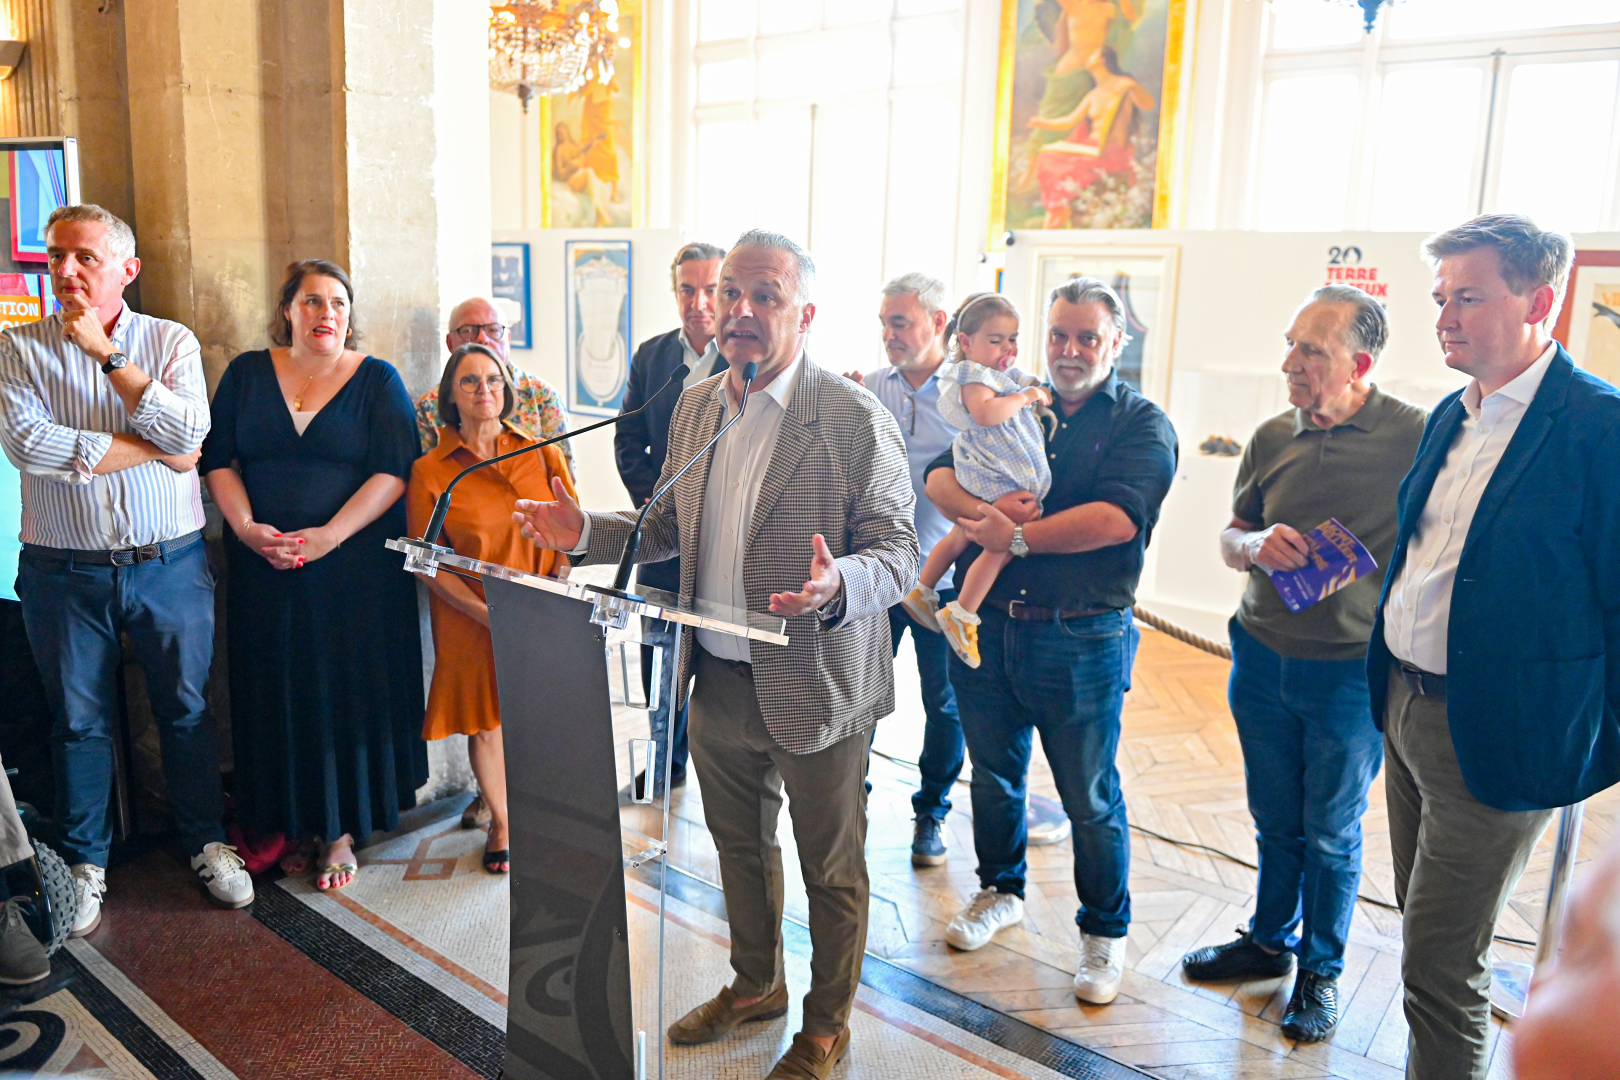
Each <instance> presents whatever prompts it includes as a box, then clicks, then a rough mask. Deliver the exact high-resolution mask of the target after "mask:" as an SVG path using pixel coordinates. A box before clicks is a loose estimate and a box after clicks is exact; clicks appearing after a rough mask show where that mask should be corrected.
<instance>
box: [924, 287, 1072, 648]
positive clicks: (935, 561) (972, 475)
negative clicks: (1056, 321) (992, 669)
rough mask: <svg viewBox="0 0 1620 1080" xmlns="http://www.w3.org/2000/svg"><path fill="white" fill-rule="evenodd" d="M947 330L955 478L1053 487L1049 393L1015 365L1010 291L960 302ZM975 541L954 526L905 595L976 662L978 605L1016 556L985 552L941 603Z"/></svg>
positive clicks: (944, 406)
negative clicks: (1046, 425)
mask: <svg viewBox="0 0 1620 1080" xmlns="http://www.w3.org/2000/svg"><path fill="white" fill-rule="evenodd" d="M945 336H946V339H947V340H949V341H951V342H952V343H953V346H952V352H951V356H950V358H949V359H950V360H951V361H953V362H951V363H947V364H945V365H944V366H943V367H941V368H940V369H939V414H940V416H941V417H943V418H944V420H945V422H946V423H947V424H950V425H951V426H952V427H954V428H958V429H960V434H958V435H957V436H956V439H955V441H953V442H952V443H951V454H952V457H953V459H954V461H955V465H956V480H957V482H958V483H959V484H961V485H962V487H963V488H965V489H966V490H967V491H968V492H970V493H971V494H973V495H975V496H977V497H978V498H980V499H983V500H984V501H985V502H987V503H993V502H995V501H996V500H997V499H999V498H1001V497H1002V496H1003V495H1010V494H1012V493H1013V492H1015V491H1028V492H1031V493H1033V494H1034V496H1035V498H1036V500H1037V501H1038V500H1040V499H1044V498H1045V497H1046V493H1047V492H1048V491H1050V490H1051V488H1052V471H1051V469H1050V468H1048V466H1047V464H1046V438H1045V432H1044V431H1043V429H1042V427H1041V418H1039V417H1037V415H1036V410H1037V409H1039V410H1041V411H1042V412H1043V413H1044V415H1045V416H1053V414H1052V413H1051V410H1050V406H1051V404H1052V396H1051V394H1050V393H1048V392H1047V391H1046V389H1045V388H1044V387H1041V386H1039V385H1035V384H1036V383H1037V382H1038V380H1037V379H1035V377H1034V376H1031V375H1026V374H1025V373H1023V372H1021V371H1019V370H1018V369H1017V368H1015V367H1013V366H1012V362H1013V359H1014V358H1015V357H1016V356H1017V355H1018V309H1017V308H1015V307H1013V305H1012V303H1011V302H1010V301H1009V300H1007V298H1006V297H1004V296H1000V295H998V294H996V293H976V294H974V295H973V296H970V297H968V298H967V300H966V301H964V302H963V304H962V306H961V307H959V308H957V309H956V317H955V318H953V319H952V320H951V325H950V327H949V328H947V330H946V332H945ZM1054 418H1055V417H1054ZM969 543H971V541H969V540H968V538H967V534H966V533H964V532H963V531H962V527H961V526H960V525H958V526H956V527H955V528H953V529H952V530H951V531H950V533H949V534H948V535H947V536H946V537H945V539H943V540H941V541H940V542H939V543H938V544H936V545H934V550H933V551H931V552H929V554H928V561H927V562H925V563H924V564H923V569H922V577H921V579H920V584H918V586H917V587H916V588H915V589H913V590H912V591H911V592H910V593H909V594H908V595H907V596H906V598H905V599H904V600H903V601H901V603H902V604H903V605H904V606H905V609H906V611H907V612H909V613H910V615H911V617H912V618H914V619H916V620H917V621H918V622H919V623H921V624H922V625H923V626H928V627H932V626H935V625H937V626H939V628H940V629H941V630H942V631H944V634H945V638H946V640H948V641H949V642H950V644H951V649H952V650H953V651H954V652H955V653H956V655H957V656H959V657H961V658H962V662H963V663H964V664H966V665H967V666H968V667H974V668H976V667H978V666H979V631H978V626H979V615H978V611H979V605H980V604H982V603H983V602H984V598H985V596H986V595H988V594H989V592H990V587H991V586H992V585H994V584H995V581H996V576H997V575H998V574H1000V573H1001V568H1002V567H1004V566H1006V565H1007V563H1008V562H1010V561H1011V560H1012V558H1013V556H1012V553H1011V552H1005V551H1004V552H1001V553H999V554H998V553H995V552H990V551H985V552H981V553H980V554H979V556H978V558H976V559H974V560H973V564H972V565H971V566H970V567H969V568H968V572H967V573H966V574H965V575H964V577H963V580H962V582H961V584H960V589H959V594H958V597H957V599H955V600H952V601H951V602H950V603H949V604H946V605H945V607H943V608H941V607H940V606H939V593H938V592H936V591H935V586H936V585H938V584H939V579H940V578H942V577H944V576H945V572H946V571H947V570H949V569H950V567H951V564H952V563H954V562H955V561H956V560H957V558H958V557H959V556H960V555H961V554H962V552H963V551H965V550H966V549H967V546H968V544H969Z"/></svg>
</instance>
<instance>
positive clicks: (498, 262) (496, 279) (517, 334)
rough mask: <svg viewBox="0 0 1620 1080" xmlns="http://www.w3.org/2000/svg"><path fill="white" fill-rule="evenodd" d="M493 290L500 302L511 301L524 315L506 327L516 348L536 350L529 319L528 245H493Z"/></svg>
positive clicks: (491, 279) (491, 268)
mask: <svg viewBox="0 0 1620 1080" xmlns="http://www.w3.org/2000/svg"><path fill="white" fill-rule="evenodd" d="M490 250H491V252H492V259H493V261H492V263H491V266H490V270H491V273H490V281H491V288H492V289H493V291H494V293H495V299H497V300H510V301H512V303H513V304H515V305H516V306H517V310H518V311H519V312H520V313H521V314H520V315H519V317H518V320H517V321H516V322H514V323H513V324H512V325H511V326H508V327H507V328H506V333H507V336H508V338H509V340H510V344H511V346H512V348H514V349H532V348H534V332H533V331H532V330H531V329H530V327H531V326H532V325H533V320H531V319H530V317H529V245H528V244H492V245H490Z"/></svg>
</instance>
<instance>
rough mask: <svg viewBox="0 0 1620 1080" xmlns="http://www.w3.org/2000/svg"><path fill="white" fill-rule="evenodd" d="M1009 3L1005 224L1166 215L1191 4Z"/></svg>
mask: <svg viewBox="0 0 1620 1080" xmlns="http://www.w3.org/2000/svg"><path fill="white" fill-rule="evenodd" d="M1004 3H1005V4H1006V5H1007V8H1006V10H1005V12H1004V18H1003V24H1002V35H1003V39H1002V62H1003V69H1002V79H1003V86H1002V88H1001V93H1000V97H1001V99H1002V100H1001V102H1000V107H1001V116H1000V124H999V130H1000V132H1001V134H1000V136H999V140H1003V141H1001V143H1000V145H998V146H997V148H996V149H997V155H998V160H997V162H996V172H997V174H998V175H997V183H998V186H999V188H1000V190H999V192H998V195H999V197H1000V201H1001V202H1002V207H1001V210H1002V213H1001V214H999V215H997V217H998V218H999V219H1000V220H1001V221H1002V222H1003V226H1002V227H1003V228H1006V229H1145V228H1149V227H1151V226H1152V225H1153V224H1154V222H1155V218H1156V217H1162V205H1161V204H1162V202H1163V200H1162V199H1161V197H1160V196H1161V191H1160V187H1161V185H1162V183H1163V181H1164V178H1165V173H1166V170H1165V169H1163V168H1162V166H1161V161H1160V157H1161V150H1163V149H1164V148H1166V147H1168V146H1169V143H1170V135H1171V132H1172V129H1173V121H1174V116H1175V96H1176V91H1177V90H1178V89H1179V80H1180V75H1179V68H1180V39H1181V30H1182V24H1183V16H1184V7H1185V0H1004ZM1015 9H1016V10H1015ZM1167 44H1168V45H1170V46H1171V48H1170V49H1169V50H1168V51H1167V48H1166V46H1167ZM1167 72H1168V73H1169V76H1170V77H1169V78H1166V74H1167ZM1167 90H1168V91H1169V94H1168V98H1169V99H1168V100H1167V94H1166V91H1167Z"/></svg>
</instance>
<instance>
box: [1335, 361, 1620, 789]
mask: <svg viewBox="0 0 1620 1080" xmlns="http://www.w3.org/2000/svg"><path fill="white" fill-rule="evenodd" d="M1461 398H1462V391H1460V390H1459V391H1457V392H1456V393H1454V394H1451V395H1450V396H1448V397H1447V398H1446V399H1445V400H1444V401H1442V402H1441V403H1440V405H1439V406H1438V407H1437V408H1436V409H1435V410H1434V412H1433V413H1432V414H1430V416H1429V423H1428V426H1427V427H1426V428H1425V429H1424V432H1423V441H1422V442H1421V443H1420V444H1419V445H1418V452H1417V460H1416V461H1414V462H1413V464H1412V470H1411V471H1410V472H1409V473H1407V474H1406V479H1405V480H1403V481H1401V489H1400V526H1399V533H1398V535H1397V537H1396V541H1395V554H1394V556H1393V557H1392V558H1391V559H1390V565H1389V573H1388V574H1386V575H1385V577H1384V594H1383V596H1382V597H1381V598H1380V600H1379V603H1378V618H1377V621H1376V622H1375V623H1374V625H1373V634H1372V641H1371V642H1369V643H1368V648H1367V677H1368V684H1369V688H1370V689H1371V691H1372V709H1373V718H1374V720H1375V721H1376V722H1377V723H1378V726H1379V727H1380V728H1382V727H1383V719H1384V704H1385V694H1386V693H1387V691H1388V686H1389V672H1390V664H1391V659H1392V658H1391V656H1390V652H1389V648H1388V646H1387V645H1385V644H1384V603H1385V602H1386V601H1387V600H1388V599H1389V593H1390V590H1391V588H1392V587H1393V586H1394V584H1395V580H1396V578H1397V577H1398V576H1399V575H1400V571H1401V564H1402V562H1403V561H1404V559H1405V557H1406V549H1407V546H1408V544H1409V543H1410V541H1411V539H1412V533H1413V531H1414V530H1415V529H1416V528H1417V524H1418V521H1419V519H1420V518H1421V517H1422V515H1423V507H1424V504H1425V503H1427V502H1428V499H1429V492H1430V491H1431V490H1432V489H1433V487H1434V480H1435V477H1436V476H1437V475H1438V474H1439V472H1440V468H1441V466H1442V465H1443V464H1444V463H1445V459H1446V454H1447V452H1448V451H1449V450H1450V449H1451V444H1452V443H1453V442H1454V441H1455V440H1456V437H1457V432H1458V429H1459V428H1460V427H1461V425H1462V421H1463V418H1464V415H1465V410H1464V409H1463V404H1462V400H1461ZM1446 675H1447V678H1446V698H1447V701H1446V705H1447V708H1446V713H1447V720H1448V722H1449V724H1450V727H1451V742H1452V745H1453V746H1454V747H1455V748H1456V751H1457V761H1458V764H1459V765H1460V766H1461V767H1462V775H1463V780H1464V781H1466V782H1467V784H1468V790H1469V791H1470V792H1472V793H1473V796H1474V797H1475V798H1476V799H1478V800H1479V801H1480V802H1482V803H1485V804H1486V805H1487V806H1494V807H1495V808H1497V809H1498V810H1546V809H1551V808H1553V807H1557V806H1568V805H1570V804H1571V803H1576V802H1579V801H1580V800H1582V799H1584V798H1586V797H1587V796H1589V795H1592V794H1595V793H1596V792H1599V791H1602V790H1603V789H1604V788H1606V787H1609V786H1610V785H1612V784H1614V783H1616V782H1617V781H1620V391H1617V390H1616V389H1615V388H1614V387H1613V386H1611V385H1609V384H1608V383H1606V382H1604V381H1603V380H1601V379H1598V378H1596V377H1594V376H1592V375H1589V374H1587V373H1586V372H1584V371H1578V370H1576V368H1575V365H1574V364H1573V363H1572V362H1571V361H1570V358H1569V354H1568V353H1567V352H1565V351H1564V350H1563V348H1562V347H1561V346H1560V347H1559V349H1558V355H1557V356H1556V357H1554V358H1553V360H1552V363H1551V364H1550V365H1549V366H1548V368H1547V374H1546V376H1545V377H1544V378H1543V379H1542V382H1541V387H1540V389H1539V390H1537V392H1536V396H1535V399H1534V400H1533V401H1532V402H1531V403H1530V407H1529V408H1528V409H1527V410H1526V411H1525V414H1524V418H1523V419H1522V420H1521V421H1520V422H1519V428H1518V430H1517V431H1515V432H1514V434H1513V441H1512V442H1510V443H1509V444H1508V446H1507V449H1506V450H1505V451H1504V452H1503V454H1502V460H1501V462H1500V463H1499V464H1498V465H1497V467H1496V471H1495V472H1494V473H1493V474H1492V476H1491V479H1490V482H1489V483H1488V484H1486V486H1485V492H1484V495H1483V496H1482V497H1481V498H1480V503H1479V510H1478V511H1477V512H1476V513H1475V515H1474V520H1473V523H1472V524H1471V525H1470V526H1469V528H1468V535H1467V537H1465V538H1464V540H1463V549H1462V554H1461V556H1460V559H1459V561H1458V564H1457V578H1456V584H1455V586H1454V588H1453V591H1452V595H1451V612H1450V623H1449V629H1448V631H1447V643H1446Z"/></svg>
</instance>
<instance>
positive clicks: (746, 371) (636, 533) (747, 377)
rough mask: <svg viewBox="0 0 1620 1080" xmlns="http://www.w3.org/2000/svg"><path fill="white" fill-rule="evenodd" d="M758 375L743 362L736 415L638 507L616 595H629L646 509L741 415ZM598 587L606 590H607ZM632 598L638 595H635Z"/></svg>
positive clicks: (616, 576)
mask: <svg viewBox="0 0 1620 1080" xmlns="http://www.w3.org/2000/svg"><path fill="white" fill-rule="evenodd" d="M758 375H759V365H758V364H756V363H754V362H753V361H752V360H750V361H749V362H748V363H746V364H744V365H743V369H742V380H743V389H742V404H740V405H738V406H737V415H736V416H733V417H732V418H731V419H730V420H727V421H726V422H725V423H724V424H723V425H721V427H720V430H719V431H717V432H715V433H714V438H712V439H710V440H709V441H708V442H706V443H704V444H703V449H701V450H699V451H698V452H697V453H695V454H693V455H692V460H691V461H688V462H687V463H686V464H685V465H682V466H681V469H680V471H679V472H677V473H676V474H675V475H674V476H672V477H670V478H669V479H668V480H667V481H665V482H664V484H663V486H662V487H660V488H659V489H658V490H657V491H655V492H653V493H652V498H650V499H648V500H647V505H645V506H643V507H642V508H641V516H640V517H638V518H636V527H635V528H633V529H631V530H630V537H629V539H627V540H625V542H624V553H623V554H622V555H620V556H619V569H618V570H617V572H615V573H614V575H613V588H612V590H611V591H612V592H614V593H617V594H618V595H620V596H629V595H630V594H629V593H626V592H625V588H626V586H628V585H629V584H630V568H631V566H633V565H635V561H636V552H637V551H639V550H640V549H641V526H642V524H643V523H645V522H646V520H647V512H648V511H649V510H651V509H652V508H653V505H654V504H655V503H657V502H658V500H659V499H660V498H662V497H663V495H664V492H666V491H668V490H669V489H670V488H672V487H674V486H675V481H677V480H679V479H680V478H681V477H683V476H685V475H686V470H687V469H690V468H691V467H692V466H693V465H696V464H697V463H698V461H699V460H701V459H702V457H703V455H704V454H707V453H708V452H709V448H710V447H711V446H713V445H714V444H715V443H717V442H719V441H720V436H722V435H724V434H725V433H726V432H728V431H730V430H731V425H732V424H735V423H736V422H737V421H739V420H741V419H742V417H743V412H744V411H745V410H746V409H747V408H748V388H749V387H750V386H752V385H753V382H754V379H755V378H756V377H757V376H758ZM602 591H604V592H606V591H609V590H602ZM636 599H640V598H639V597H637V598H636Z"/></svg>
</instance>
